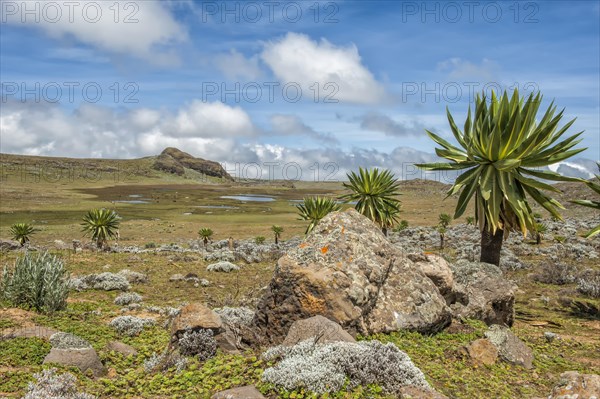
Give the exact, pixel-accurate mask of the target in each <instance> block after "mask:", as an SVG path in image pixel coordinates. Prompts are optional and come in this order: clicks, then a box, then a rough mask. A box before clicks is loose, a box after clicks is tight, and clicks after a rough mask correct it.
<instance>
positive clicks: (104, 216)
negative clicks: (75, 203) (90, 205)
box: [81, 208, 121, 248]
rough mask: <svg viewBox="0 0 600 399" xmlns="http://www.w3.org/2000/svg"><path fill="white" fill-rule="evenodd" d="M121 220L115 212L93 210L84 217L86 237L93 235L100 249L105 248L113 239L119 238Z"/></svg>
mask: <svg viewBox="0 0 600 399" xmlns="http://www.w3.org/2000/svg"><path fill="white" fill-rule="evenodd" d="M120 221H121V218H120V217H119V215H117V213H116V212H115V211H113V210H108V209H104V208H103V209H92V210H90V211H88V213H86V214H85V216H84V217H83V223H82V224H81V225H82V226H83V231H84V232H85V235H86V236H87V235H88V234H91V235H92V240H93V241H96V246H97V247H98V248H104V246H105V245H106V243H107V241H108V240H109V239H111V238H118V237H119V223H120Z"/></svg>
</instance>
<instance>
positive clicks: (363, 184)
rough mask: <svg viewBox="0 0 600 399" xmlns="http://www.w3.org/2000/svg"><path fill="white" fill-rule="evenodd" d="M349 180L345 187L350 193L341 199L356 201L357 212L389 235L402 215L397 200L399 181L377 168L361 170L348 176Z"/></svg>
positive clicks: (387, 171)
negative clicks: (399, 215) (389, 230)
mask: <svg viewBox="0 0 600 399" xmlns="http://www.w3.org/2000/svg"><path fill="white" fill-rule="evenodd" d="M348 180H349V182H348V183H344V184H343V185H344V187H345V188H346V189H349V190H350V193H348V194H345V195H342V196H341V197H340V199H342V200H344V201H346V202H350V201H356V205H355V208H356V210H357V211H358V212H359V213H361V214H362V215H364V216H366V217H368V218H369V219H371V220H372V221H373V222H375V223H376V224H377V225H378V226H379V227H381V230H382V231H383V232H384V234H386V235H387V230H388V229H389V228H391V227H393V226H394V225H395V224H396V223H397V222H398V214H399V213H400V201H398V199H397V198H396V196H398V195H400V189H399V183H398V180H397V179H396V178H395V177H394V175H393V174H392V173H391V172H390V171H389V170H384V171H380V170H379V169H377V168H373V169H371V170H367V169H363V168H359V171H358V174H356V173H354V172H350V173H349V174H348Z"/></svg>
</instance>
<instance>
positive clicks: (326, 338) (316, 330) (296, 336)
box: [282, 315, 356, 346]
mask: <svg viewBox="0 0 600 399" xmlns="http://www.w3.org/2000/svg"><path fill="white" fill-rule="evenodd" d="M309 338H316V342H317V343H320V344H324V343H328V342H339V341H342V342H356V340H355V339H354V337H353V336H352V335H350V334H348V333H347V332H346V331H344V329H343V328H342V326H340V325H339V324H338V323H336V322H335V321H331V320H329V319H328V318H326V317H323V316H320V315H317V316H313V317H310V318H308V319H304V320H296V321H295V322H293V323H292V326H291V327H290V330H289V331H288V334H287V336H286V337H285V340H284V341H283V343H282V345H285V346H293V345H296V344H297V343H299V342H302V341H304V340H307V339H309Z"/></svg>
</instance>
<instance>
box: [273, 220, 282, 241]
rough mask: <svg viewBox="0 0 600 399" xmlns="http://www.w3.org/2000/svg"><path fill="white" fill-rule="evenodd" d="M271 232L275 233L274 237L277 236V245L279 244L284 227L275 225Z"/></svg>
mask: <svg viewBox="0 0 600 399" xmlns="http://www.w3.org/2000/svg"><path fill="white" fill-rule="evenodd" d="M271 231H272V232H273V235H274V236H275V245H277V244H279V239H280V238H281V233H283V227H281V226H277V225H273V226H271Z"/></svg>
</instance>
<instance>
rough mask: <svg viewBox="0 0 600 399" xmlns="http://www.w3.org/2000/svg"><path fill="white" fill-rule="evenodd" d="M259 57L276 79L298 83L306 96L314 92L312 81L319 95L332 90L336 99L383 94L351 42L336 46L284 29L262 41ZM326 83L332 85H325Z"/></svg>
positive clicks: (368, 99) (366, 99)
mask: <svg viewBox="0 0 600 399" xmlns="http://www.w3.org/2000/svg"><path fill="white" fill-rule="evenodd" d="M261 58H262V60H263V61H264V62H265V63H266V64H267V65H268V66H269V68H271V70H272V71H273V73H274V74H275V76H276V77H277V79H279V80H280V81H281V82H282V83H284V84H285V83H289V82H293V83H297V84H299V85H300V86H301V87H302V90H303V92H304V93H305V95H309V93H310V95H309V98H313V96H314V86H313V85H314V84H315V83H317V84H318V87H319V92H320V93H319V94H320V97H321V98H323V97H324V96H326V95H327V94H332V95H333V99H336V100H339V101H344V102H352V103H361V104H371V103H377V102H381V101H383V100H384V99H385V97H386V96H385V92H384V89H383V87H382V86H381V84H380V83H379V82H377V81H376V80H375V78H374V77H373V74H372V73H371V72H370V71H369V70H368V69H367V68H366V67H365V66H364V65H362V62H361V58H360V55H359V54H358V49H357V48H356V46H355V45H353V44H352V45H349V46H347V47H338V46H335V45H333V44H331V43H330V42H328V41H327V40H325V39H321V41H320V42H316V41H313V40H311V39H310V38H309V37H308V36H306V35H303V34H297V33H288V34H287V35H286V36H284V37H283V38H281V39H278V40H274V41H271V42H268V43H266V44H265V48H264V50H263V52H262V53H261ZM328 83H331V84H333V85H331V86H328V87H326V86H325V85H326V84H328ZM311 86H313V89H311ZM335 88H337V89H338V90H337V92H335V93H334V91H335Z"/></svg>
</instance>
